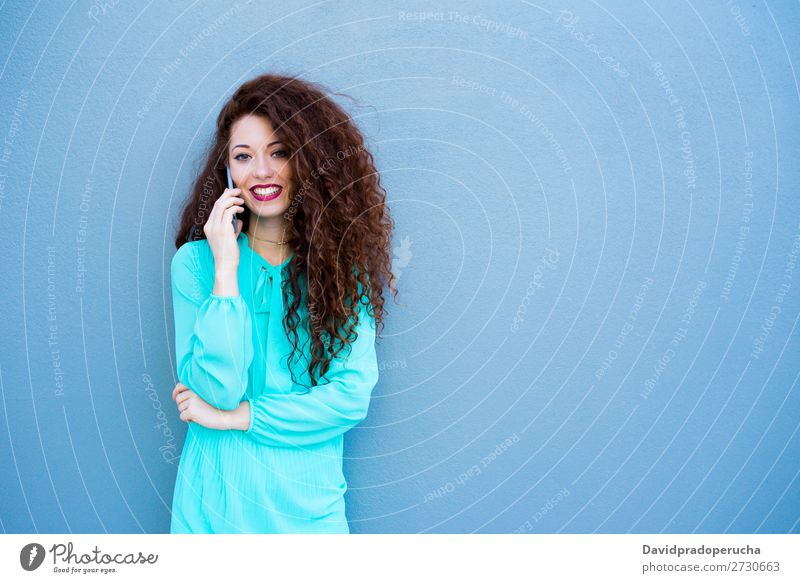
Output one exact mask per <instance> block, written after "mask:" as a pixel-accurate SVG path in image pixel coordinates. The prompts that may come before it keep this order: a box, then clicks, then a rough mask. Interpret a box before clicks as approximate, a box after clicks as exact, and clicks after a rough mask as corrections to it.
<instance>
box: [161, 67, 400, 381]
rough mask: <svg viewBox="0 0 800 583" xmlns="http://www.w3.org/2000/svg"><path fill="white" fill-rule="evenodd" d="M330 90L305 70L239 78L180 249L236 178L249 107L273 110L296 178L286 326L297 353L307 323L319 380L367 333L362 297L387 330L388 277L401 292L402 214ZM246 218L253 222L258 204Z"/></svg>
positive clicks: (265, 112)
mask: <svg viewBox="0 0 800 583" xmlns="http://www.w3.org/2000/svg"><path fill="white" fill-rule="evenodd" d="M330 93H331V92H330V91H328V90H327V89H325V88H324V87H323V86H322V85H319V84H316V83H311V82H309V81H306V80H303V79H300V78H298V77H285V76H279V75H271V74H266V75H261V76H259V77H256V78H254V79H252V80H250V81H248V82H246V83H244V84H243V85H242V86H241V87H239V89H238V90H237V91H236V92H235V93H234V94H233V96H232V97H231V98H230V100H229V101H228V102H227V103H226V104H225V105H224V106H223V108H222V110H221V111H220V113H219V116H218V117H217V127H216V135H215V137H214V141H213V144H212V145H211V147H210V149H209V150H208V152H207V154H206V155H205V161H204V163H203V164H204V165H203V169H202V171H200V172H199V174H198V176H197V179H196V180H195V182H194V185H193V186H192V190H191V194H190V196H189V197H188V199H187V200H186V203H185V205H184V207H183V211H182V213H181V222H180V227H179V228H178V233H177V236H176V238H175V247H176V248H180V247H181V245H183V244H184V243H186V242H188V241H194V240H198V239H203V238H205V235H204V233H203V225H204V224H205V222H206V221H207V220H208V215H209V213H210V210H211V208H212V207H213V205H214V203H215V202H216V200H217V199H218V198H219V196H220V195H221V194H222V193H223V191H224V190H225V188H226V186H227V178H226V171H225V165H226V163H227V159H228V145H229V142H230V136H231V126H232V125H233V123H234V122H235V121H237V120H238V119H239V118H241V117H243V116H246V115H260V116H263V117H264V118H265V119H268V120H269V121H270V122H271V123H272V127H273V128H274V130H275V133H276V134H277V135H279V136H280V137H281V140H282V141H283V143H284V144H285V145H286V147H287V148H288V150H289V160H290V163H291V164H292V170H293V180H292V183H293V184H294V185H295V187H294V188H293V190H294V192H291V193H290V206H289V208H288V209H287V211H286V213H285V215H284V218H285V219H286V220H287V223H288V224H287V227H288V232H287V235H288V238H289V239H291V240H292V242H293V247H294V256H293V257H292V258H291V260H290V261H289V263H288V264H287V265H286V267H285V268H284V269H285V270H286V271H285V273H286V277H284V278H283V282H284V285H283V288H282V293H283V294H284V299H285V301H286V305H287V310H286V314H285V316H284V319H283V326H284V329H285V330H286V333H287V336H289V337H290V338H291V342H292V354H291V356H290V360H292V359H293V358H294V356H295V353H296V352H297V351H298V350H300V349H299V348H298V335H297V331H296V329H297V326H298V325H303V326H307V330H308V331H309V334H310V338H311V340H312V346H311V360H310V362H309V365H308V373H309V375H310V377H311V379H312V383H313V384H317V378H318V377H317V376H316V374H315V371H316V370H317V369H319V370H320V377H323V376H325V374H326V372H327V371H328V369H329V366H330V362H331V360H332V359H333V358H335V357H337V356H338V355H339V353H340V352H341V351H342V350H344V349H345V348H346V347H347V346H349V345H350V344H352V341H353V340H355V338H356V337H357V334H356V333H355V327H356V325H357V324H358V315H357V313H356V309H357V304H356V303H357V302H358V303H362V304H364V305H366V306H367V309H369V310H370V312H369V313H370V315H371V316H373V317H374V318H375V322H376V325H377V330H376V333H377V334H378V335H380V332H381V331H382V330H383V327H384V322H383V315H384V297H383V289H384V287H386V286H387V285H388V286H389V288H390V290H391V292H392V293H393V295H394V296H395V298H396V296H397V289H396V287H395V278H394V276H393V274H392V270H391V258H392V244H391V241H392V231H393V228H394V222H393V220H392V218H391V216H390V214H389V209H388V206H387V204H386V192H385V190H384V189H383V187H382V186H381V182H380V175H379V174H378V171H377V170H376V167H375V162H374V158H373V156H372V154H371V153H370V152H369V151H367V149H366V148H365V146H364V138H363V136H362V134H361V132H360V131H359V129H358V128H357V127H356V124H355V122H354V121H353V119H352V118H351V117H350V116H349V115H348V114H347V113H346V112H345V111H344V110H343V109H342V108H341V107H340V106H339V105H338V104H336V103H335V102H334V101H333V100H332V99H331V98H329V97H328V94H330ZM336 95H340V94H338V93H337V94H336ZM345 97H349V96H346V95H345ZM238 218H240V219H241V220H242V221H243V223H244V224H243V226H242V230H243V231H246V230H247V227H248V223H249V219H250V211H249V210H245V211H244V212H242V213H240V214H239V215H238ZM303 278H305V279H303ZM301 283H302V285H301ZM303 291H305V295H304V294H303ZM301 302H306V304H305V306H306V308H307V309H306V317H305V318H304V321H303V322H301V321H300V320H301V318H300V315H299V313H298V308H299V307H300V304H301ZM367 302H368V303H367ZM312 320H313V324H312ZM289 368H290V372H291V367H289ZM291 374H292V378H293V379H294V373H291Z"/></svg>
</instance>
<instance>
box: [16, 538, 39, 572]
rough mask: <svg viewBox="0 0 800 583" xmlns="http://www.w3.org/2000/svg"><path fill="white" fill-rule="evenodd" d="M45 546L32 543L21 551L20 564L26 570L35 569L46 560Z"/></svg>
mask: <svg viewBox="0 0 800 583" xmlns="http://www.w3.org/2000/svg"><path fill="white" fill-rule="evenodd" d="M44 556H45V552H44V547H43V546H42V545H40V544H39V543H30V544H27V545H25V546H24V547H22V550H21V551H20V552H19V564H20V565H22V568H23V569H25V570H26V571H35V570H36V569H38V568H39V567H40V566H41V564H42V563H43V562H44Z"/></svg>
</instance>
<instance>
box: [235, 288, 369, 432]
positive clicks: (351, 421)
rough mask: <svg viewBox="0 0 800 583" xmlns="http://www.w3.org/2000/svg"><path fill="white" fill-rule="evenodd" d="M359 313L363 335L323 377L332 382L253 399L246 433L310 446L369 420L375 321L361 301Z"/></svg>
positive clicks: (341, 354)
mask: <svg viewBox="0 0 800 583" xmlns="http://www.w3.org/2000/svg"><path fill="white" fill-rule="evenodd" d="M358 312H359V321H358V324H357V325H356V328H355V329H356V331H357V333H358V337H357V338H356V339H355V340H354V341H353V343H352V344H351V346H350V348H344V349H343V350H342V352H341V353H340V354H339V356H337V357H336V358H334V359H333V360H331V364H330V368H329V369H328V372H327V374H325V375H324V377H323V380H329V381H330V382H326V383H323V384H318V385H315V386H313V387H311V389H310V390H307V391H304V392H291V393H288V394H272V393H266V394H263V395H260V396H258V397H256V398H255V399H252V400H251V401H250V425H249V428H248V429H247V430H246V431H245V432H244V433H245V435H247V436H249V437H250V438H252V439H253V440H255V441H256V442H258V443H261V444H264V445H270V446H273V447H293V446H294V447H298V446H307V445H312V444H316V443H320V442H323V441H327V440H329V439H332V438H334V437H336V436H338V435H340V434H343V433H344V432H346V431H348V430H349V429H350V428H352V427H353V426H355V425H356V424H358V423H359V422H360V421H362V420H363V419H364V418H365V417H366V416H367V411H368V409H369V402H370V398H371V395H372V389H373V388H374V387H375V385H376V384H377V382H378V360H377V356H376V351H375V318H374V316H371V315H369V314H368V312H367V310H366V308H365V306H364V305H363V304H360V303H359V305H358ZM351 349H352V350H351Z"/></svg>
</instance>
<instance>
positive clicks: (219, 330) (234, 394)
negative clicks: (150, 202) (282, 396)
mask: <svg viewBox="0 0 800 583" xmlns="http://www.w3.org/2000/svg"><path fill="white" fill-rule="evenodd" d="M194 245H195V244H192V243H186V244H184V245H182V246H181V247H180V249H178V251H177V252H176V253H175V256H174V257H173V259H172V265H171V274H172V302H173V307H174V312H175V358H176V361H177V373H178V380H179V381H180V382H181V383H183V384H184V385H186V386H187V387H189V388H190V389H191V390H192V391H194V392H195V393H197V395H198V396H200V398H202V399H203V400H204V401H206V402H207V403H209V404H210V405H212V406H213V407H216V408H217V409H225V410H232V409H235V408H236V407H238V406H239V403H240V402H241V400H242V397H243V396H244V394H245V391H246V390H247V378H248V370H249V368H250V364H251V363H252V361H253V354H254V349H253V336H252V326H253V324H252V321H251V318H250V311H249V309H248V307H247V304H246V303H245V301H244V298H242V296H241V294H240V295H238V296H218V295H215V294H213V293H212V289H213V288H212V286H213V273H212V275H211V276H210V277H209V276H207V277H205V278H204V277H202V274H201V270H200V261H199V258H198V252H199V251H200V250H199V249H198V248H196V247H194ZM211 269H212V272H213V260H212V268H211ZM209 279H210V280H211V283H210V284H209V283H208V280H209ZM204 280H205V281H204Z"/></svg>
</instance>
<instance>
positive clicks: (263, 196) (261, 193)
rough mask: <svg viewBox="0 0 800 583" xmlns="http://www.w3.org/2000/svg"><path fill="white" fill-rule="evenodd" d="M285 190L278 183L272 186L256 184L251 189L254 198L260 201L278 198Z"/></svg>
mask: <svg viewBox="0 0 800 583" xmlns="http://www.w3.org/2000/svg"><path fill="white" fill-rule="evenodd" d="M281 192H283V187H281V186H278V185H271V186H263V187H262V186H254V187H253V188H251V189H250V193H251V194H252V195H253V198H255V199H256V200H260V201H265V200H272V199H275V198H278V197H279V196H280V195H281Z"/></svg>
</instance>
